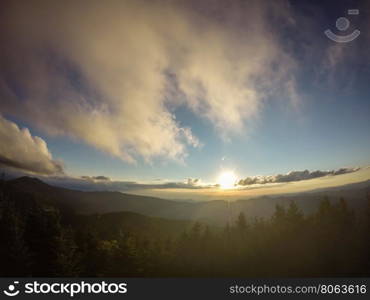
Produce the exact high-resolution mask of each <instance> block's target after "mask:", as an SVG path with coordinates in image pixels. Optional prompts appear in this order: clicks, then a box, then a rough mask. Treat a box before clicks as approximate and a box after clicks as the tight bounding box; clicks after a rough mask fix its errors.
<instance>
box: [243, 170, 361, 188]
mask: <svg viewBox="0 0 370 300" xmlns="http://www.w3.org/2000/svg"><path fill="white" fill-rule="evenodd" d="M358 170H360V168H341V169H338V170H332V171H319V170H318V171H313V172H310V171H308V170H304V171H291V172H289V173H288V174H278V175H269V176H251V177H247V178H244V179H241V180H239V182H238V185H239V186H247V185H253V184H267V183H284V182H292V181H301V180H308V179H313V178H319V177H323V176H328V175H332V176H335V175H341V174H347V173H352V172H356V171H358Z"/></svg>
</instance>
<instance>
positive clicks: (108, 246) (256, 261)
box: [0, 182, 370, 277]
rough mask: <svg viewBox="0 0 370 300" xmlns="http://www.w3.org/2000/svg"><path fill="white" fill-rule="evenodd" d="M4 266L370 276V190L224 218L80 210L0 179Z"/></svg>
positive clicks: (44, 270) (45, 271)
mask: <svg viewBox="0 0 370 300" xmlns="http://www.w3.org/2000/svg"><path fill="white" fill-rule="evenodd" d="M0 185H1V189H0V239H1V243H0V260H1V261H0V266H1V268H0V276H16V277H19V276H57V277H58V276H93V277H96V276H98V277H99V276H106V277H115V276H130V277H134V276H135V277H163V276H164V277H169V276H171V277H173V276H193V277H199V276H201V277H202V276H204V277H225V276H241V277H271V276H280V277H281V276H283V277H288V276H300V277H310V276H314V277H324V276H370V254H369V253H370V252H369V249H370V239H369V236H370V199H368V201H369V202H368V206H367V208H366V209H364V210H363V211H362V212H356V213H355V212H354V211H353V210H352V209H350V208H349V207H348V205H347V203H346V201H345V200H343V199H342V200H341V201H339V202H338V203H335V204H332V203H331V202H330V201H329V200H328V199H322V201H321V204H320V206H319V208H318V210H316V211H315V212H314V213H312V214H308V215H304V214H303V213H302V212H301V210H300V208H299V207H298V206H297V205H296V204H295V203H294V202H291V203H290V204H289V205H288V206H287V207H283V206H280V205H277V206H276V207H275V211H274V214H273V216H272V217H270V218H264V219H262V218H246V217H245V215H244V214H243V213H241V214H239V216H238V218H237V220H236V222H232V223H230V224H227V225H226V226H223V227H220V226H217V227H216V226H209V225H207V224H204V223H200V222H190V221H179V220H169V219H162V218H153V217H147V216H143V215H139V214H135V213H130V212H122V213H110V214H98V215H97V214H95V215H79V214H75V213H74V212H72V211H70V210H66V209H65V210H63V209H60V208H58V206H56V205H55V204H54V203H53V202H52V201H45V200H44V199H42V201H40V200H38V199H37V197H36V196H33V197H31V196H29V198H27V193H25V194H20V193H15V192H14V190H12V188H11V185H10V186H8V183H6V182H1V183H0Z"/></svg>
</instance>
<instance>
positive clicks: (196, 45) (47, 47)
mask: <svg viewBox="0 0 370 300" xmlns="http://www.w3.org/2000/svg"><path fill="white" fill-rule="evenodd" d="M4 3H5V4H2V9H1V15H0V26H1V28H2V30H1V33H0V43H1V45H2V50H1V51H2V52H1V56H0V97H1V101H0V109H1V110H2V111H3V112H4V113H5V114H7V115H10V116H13V117H16V118H18V119H20V120H23V121H26V122H30V123H31V124H33V125H34V126H36V127H37V128H38V129H40V130H42V131H43V132H45V133H47V134H49V135H61V136H68V137H70V138H73V139H77V140H80V141H83V142H85V143H87V144H89V145H92V146H94V147H96V148H97V149H100V150H102V151H105V152H107V153H109V154H111V155H113V156H116V157H119V158H121V159H123V160H125V161H127V162H135V161H137V159H139V158H140V159H144V160H145V161H148V162H150V161H151V160H152V159H154V158H156V157H165V158H168V159H173V160H178V161H182V160H183V159H184V158H185V157H186V155H187V153H188V148H189V147H199V146H200V145H201V144H202V143H201V141H199V140H198V138H197V137H196V135H195V134H194V132H193V130H194V129H193V128H189V127H188V126H185V125H184V124H181V123H180V122H179V121H177V119H176V116H175V115H174V113H173V111H174V108H176V107H179V106H183V107H185V108H186V109H189V110H191V111H192V112H193V113H194V114H196V115H198V116H201V117H202V118H204V119H205V120H208V122H209V123H210V124H212V125H213V126H214V127H215V128H216V130H218V132H219V134H220V136H223V137H225V136H228V137H229V136H231V135H230V134H236V133H244V132H245V129H248V128H249V125H250V123H251V122H253V121H254V120H255V119H257V118H258V116H259V114H260V112H261V110H262V108H263V101H264V99H265V98H266V96H267V95H269V94H270V93H272V92H274V91H276V90H280V93H283V94H284V93H285V96H286V98H287V100H288V102H292V103H294V104H296V103H297V101H298V93H297V91H296V90H295V89H296V88H295V83H294V81H295V79H294V69H295V63H294V61H293V60H292V59H291V58H290V56H289V55H288V54H287V53H286V51H285V49H284V47H282V46H281V42H280V41H279V35H278V34H277V32H276V29H275V28H274V26H273V24H271V20H278V21H279V22H280V23H281V22H282V23H281V26H283V25H284V24H285V23H287V24H288V23H289V24H291V23H292V22H291V21H289V20H290V19H289V18H285V16H287V15H289V8H288V7H287V6H286V5H285V4H284V5H280V4H272V3H271V2H269V1H248V2H245V1H230V2H224V1H213V0H210V1H201V2H199V1H181V0H179V1H166V0H162V1H159V0H154V1H144V0H136V1H133V0H126V1H109V2H105V1H104V2H102V1H89V5H86V3H85V2H84V1H63V3H62V2H56V1H19V2H16V1H11V2H4ZM279 3H285V2H283V1H282V2H279ZM272 17H274V18H272ZM289 24H288V25H289ZM169 74H170V75H169ZM170 78H171V79H170ZM173 85H176V87H177V89H178V91H179V93H176V94H175V95H173V94H171V93H170V91H171V88H173ZM284 87H286V88H284ZM282 91H283V92H282ZM180 95H181V97H180Z"/></svg>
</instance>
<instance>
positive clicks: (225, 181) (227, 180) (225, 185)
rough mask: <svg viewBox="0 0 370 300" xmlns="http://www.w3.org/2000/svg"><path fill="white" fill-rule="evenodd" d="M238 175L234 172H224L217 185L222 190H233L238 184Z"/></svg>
mask: <svg viewBox="0 0 370 300" xmlns="http://www.w3.org/2000/svg"><path fill="white" fill-rule="evenodd" d="M236 180H237V178H236V175H235V174H234V172H232V171H227V172H222V173H221V174H220V176H219V177H218V181H217V183H218V184H219V185H220V188H221V189H224V190H225V189H232V188H233V187H234V186H235V183H236Z"/></svg>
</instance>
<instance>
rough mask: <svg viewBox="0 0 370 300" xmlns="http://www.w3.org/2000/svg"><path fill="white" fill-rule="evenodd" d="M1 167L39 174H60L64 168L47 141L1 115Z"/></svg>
mask: <svg viewBox="0 0 370 300" xmlns="http://www.w3.org/2000/svg"><path fill="white" fill-rule="evenodd" d="M0 166H2V167H9V168H14V169H19V170H23V171H26V172H31V173H37V174H58V173H59V174H60V173H63V167H62V165H61V163H60V162H57V161H55V160H53V158H52V156H51V153H50V152H49V150H48V147H47V145H46V143H45V141H44V140H43V139H42V138H40V137H38V136H32V135H31V133H30V131H29V130H28V129H27V128H22V129H20V128H19V127H18V126H17V125H16V124H15V123H13V122H11V121H8V120H6V119H4V118H3V117H2V116H1V115H0Z"/></svg>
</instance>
